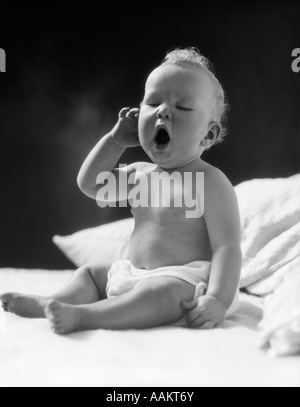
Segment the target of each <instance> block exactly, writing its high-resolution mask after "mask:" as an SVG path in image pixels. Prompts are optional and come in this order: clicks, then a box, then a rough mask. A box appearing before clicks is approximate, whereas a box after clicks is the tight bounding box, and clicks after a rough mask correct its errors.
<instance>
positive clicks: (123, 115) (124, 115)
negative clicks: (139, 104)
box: [119, 107, 130, 119]
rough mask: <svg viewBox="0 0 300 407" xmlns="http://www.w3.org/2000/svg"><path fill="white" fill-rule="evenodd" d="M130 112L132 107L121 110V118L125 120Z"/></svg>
mask: <svg viewBox="0 0 300 407" xmlns="http://www.w3.org/2000/svg"><path fill="white" fill-rule="evenodd" d="M129 111H130V107H123V109H121V111H120V113H119V118H120V119H125V117H126V115H127V113H129Z"/></svg>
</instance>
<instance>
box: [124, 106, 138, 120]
mask: <svg viewBox="0 0 300 407" xmlns="http://www.w3.org/2000/svg"><path fill="white" fill-rule="evenodd" d="M139 113H140V109H138V108H137V107H134V108H133V109H130V110H129V112H127V114H126V117H129V118H130V119H137V118H138V116H139Z"/></svg>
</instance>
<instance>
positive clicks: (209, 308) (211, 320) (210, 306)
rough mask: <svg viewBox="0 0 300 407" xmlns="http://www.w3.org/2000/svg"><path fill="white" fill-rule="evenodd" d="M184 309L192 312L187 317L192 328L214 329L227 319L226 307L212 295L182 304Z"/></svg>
mask: <svg viewBox="0 0 300 407" xmlns="http://www.w3.org/2000/svg"><path fill="white" fill-rule="evenodd" d="M182 307H183V308H184V309H186V310H191V311H190V312H189V313H188V315H187V317H186V320H187V322H188V323H189V326H190V327H191V328H200V329H214V328H216V327H217V326H219V325H221V324H222V323H223V322H224V319H225V314H226V309H225V307H224V305H223V304H222V303H221V302H220V301H218V300H217V299H216V298H215V297H211V296H210V295H203V296H202V297H200V298H198V299H197V300H194V301H189V302H182Z"/></svg>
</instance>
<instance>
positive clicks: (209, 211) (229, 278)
mask: <svg viewBox="0 0 300 407" xmlns="http://www.w3.org/2000/svg"><path fill="white" fill-rule="evenodd" d="M204 200H205V205H204V219H205V222H206V226H207V230H208V235H209V239H210V244H211V248H212V253H213V256H212V264H211V271H210V277H209V282H208V290H207V293H206V295H204V296H202V297H200V298H199V299H197V300H194V301H191V302H188V303H183V304H182V305H183V307H184V308H185V309H186V310H190V312H189V314H188V316H187V321H188V322H189V324H190V326H191V327H192V328H198V327H200V328H201V329H212V328H215V327H216V326H219V325H220V324H222V323H223V321H224V319H225V314H226V310H227V309H228V308H229V307H230V305H231V304H232V302H233V299H234V297H235V294H236V291H237V289H238V286H239V280H240V273H241V265H242V252H241V226H240V215H239V209H238V202H237V197H236V194H235V191H234V188H233V186H232V185H231V183H230V182H229V180H228V179H227V178H226V177H225V175H224V174H223V173H222V172H221V171H219V170H218V169H216V168H214V167H209V169H208V170H207V171H206V172H205V195H204Z"/></svg>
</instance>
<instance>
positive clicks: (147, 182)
mask: <svg viewBox="0 0 300 407" xmlns="http://www.w3.org/2000/svg"><path fill="white" fill-rule="evenodd" d="M128 201H129V204H130V206H131V208H132V212H133V213H138V212H140V213H144V215H145V213H146V212H147V209H148V213H149V214H152V215H155V216H156V217H157V216H163V217H170V216H171V217H174V216H175V217H178V219H177V220H179V219H181V218H182V217H185V218H186V219H191V218H192V219H195V218H198V219H200V218H201V217H202V216H203V213H204V176H203V173H201V172H199V173H184V174H181V173H173V174H171V175H170V174H169V173H167V172H162V173H158V172H152V173H150V174H149V173H148V174H145V173H137V174H136V177H135V180H134V183H133V184H132V188H131V190H130V192H129V198H128ZM174 220H176V218H175V219H174Z"/></svg>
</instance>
